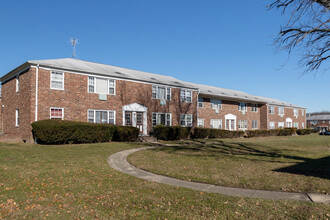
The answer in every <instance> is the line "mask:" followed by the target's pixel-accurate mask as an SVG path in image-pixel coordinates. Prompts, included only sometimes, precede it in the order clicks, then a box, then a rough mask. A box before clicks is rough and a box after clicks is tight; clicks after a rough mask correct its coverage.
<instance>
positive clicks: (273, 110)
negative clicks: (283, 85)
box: [269, 105, 275, 114]
mask: <svg viewBox="0 0 330 220" xmlns="http://www.w3.org/2000/svg"><path fill="white" fill-rule="evenodd" d="M269 113H270V114H274V113H275V108H274V106H273V105H270V106H269Z"/></svg>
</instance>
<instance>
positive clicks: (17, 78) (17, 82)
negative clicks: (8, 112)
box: [16, 75, 19, 92]
mask: <svg viewBox="0 0 330 220" xmlns="http://www.w3.org/2000/svg"><path fill="white" fill-rule="evenodd" d="M16 92H19V75H17V76H16Z"/></svg>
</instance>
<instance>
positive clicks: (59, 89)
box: [50, 71, 64, 90]
mask: <svg viewBox="0 0 330 220" xmlns="http://www.w3.org/2000/svg"><path fill="white" fill-rule="evenodd" d="M53 72H56V73H62V74H63V82H62V83H63V86H62V88H61V89H59V88H52V73H53ZM50 89H52V90H64V72H63V71H50Z"/></svg>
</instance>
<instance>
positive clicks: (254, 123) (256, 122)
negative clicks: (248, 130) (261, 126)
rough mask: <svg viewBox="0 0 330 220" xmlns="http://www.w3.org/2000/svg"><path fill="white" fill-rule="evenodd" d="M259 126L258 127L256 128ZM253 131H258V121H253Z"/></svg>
mask: <svg viewBox="0 0 330 220" xmlns="http://www.w3.org/2000/svg"><path fill="white" fill-rule="evenodd" d="M254 125H257V126H254ZM252 129H258V120H252Z"/></svg>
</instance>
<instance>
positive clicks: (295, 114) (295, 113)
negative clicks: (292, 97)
mask: <svg viewBox="0 0 330 220" xmlns="http://www.w3.org/2000/svg"><path fill="white" fill-rule="evenodd" d="M293 115H294V116H296V117H298V109H296V108H295V109H293Z"/></svg>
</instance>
